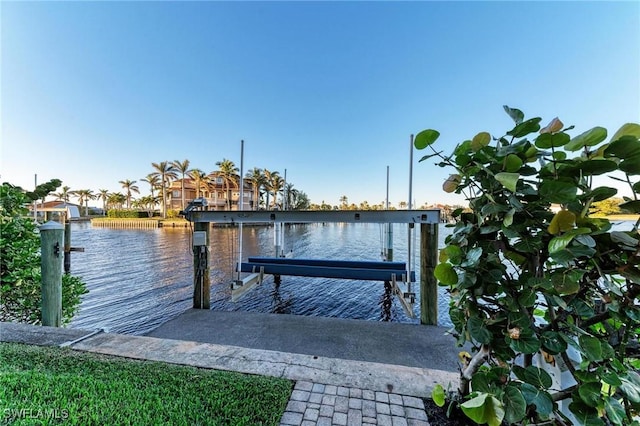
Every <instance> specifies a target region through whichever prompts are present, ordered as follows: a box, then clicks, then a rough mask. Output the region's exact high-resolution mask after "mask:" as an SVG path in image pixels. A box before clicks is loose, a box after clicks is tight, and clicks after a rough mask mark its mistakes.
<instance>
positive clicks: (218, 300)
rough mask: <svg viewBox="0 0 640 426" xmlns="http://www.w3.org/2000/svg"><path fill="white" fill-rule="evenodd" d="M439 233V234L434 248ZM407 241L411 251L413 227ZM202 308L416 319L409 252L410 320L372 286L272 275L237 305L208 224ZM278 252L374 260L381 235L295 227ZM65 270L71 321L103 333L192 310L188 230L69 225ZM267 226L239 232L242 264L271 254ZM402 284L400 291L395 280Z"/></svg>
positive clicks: (218, 231) (442, 304)
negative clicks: (72, 304)
mask: <svg viewBox="0 0 640 426" xmlns="http://www.w3.org/2000/svg"><path fill="white" fill-rule="evenodd" d="M448 232H449V229H448V228H445V226H444V225H441V226H440V229H439V240H440V241H439V247H440V248H441V247H444V238H445V236H446V235H447V233H448ZM414 233H415V234H416V235H415V236H414V241H412V245H413V246H414V247H419V242H420V236H419V227H416V228H415V229H414ZM407 239H408V235H407V227H406V225H394V260H396V261H406V260H407V257H408V254H407ZM210 240H211V241H210V246H209V251H210V255H209V256H210V277H211V309H214V310H218V311H251V312H262V313H283V314H294V315H306V316H324V317H336V318H352V319H361V320H369V321H396V322H403V323H418V322H419V318H420V312H419V309H420V307H419V292H420V286H419V272H420V271H419V269H420V268H419V265H420V260H419V255H418V253H417V251H416V254H415V255H414V256H412V258H411V259H410V261H411V262H412V265H414V266H413V269H414V270H416V274H417V275H418V277H417V278H418V283H415V284H414V285H413V290H414V291H415V292H416V293H417V297H416V306H415V308H414V312H415V316H416V318H415V319H412V318H410V317H408V316H407V315H406V314H405V313H404V311H403V309H402V307H401V305H400V303H399V302H398V300H397V299H396V298H394V297H391V295H390V294H389V291H388V290H385V286H384V283H382V282H377V281H355V280H337V279H326V278H307V277H287V276H283V277H282V283H281V284H280V286H279V287H276V286H275V285H274V283H273V279H271V278H269V279H267V280H265V282H263V284H262V285H261V286H257V287H256V288H254V289H253V290H251V291H250V292H249V293H248V294H246V295H245V296H243V297H242V298H241V299H240V300H239V301H237V302H232V301H231V290H230V283H231V280H232V274H233V271H234V270H235V265H234V261H235V259H236V257H237V252H238V230H237V228H213V229H212V230H211V234H210ZM284 241H285V243H284V247H285V251H286V252H289V251H292V252H293V256H294V257H299V258H315V259H342V260H374V261H378V260H380V254H381V251H382V244H383V243H382V241H383V230H382V227H381V226H380V225H378V224H364V223H363V224H305V225H287V226H286V227H285V240H284ZM71 243H72V244H71V245H72V246H73V247H83V248H84V249H85V251H84V252H83V253H82V252H72V254H71V272H72V273H73V274H74V275H79V276H81V277H82V279H83V280H84V281H85V282H86V284H87V288H88V290H89V293H87V294H86V295H84V296H83V298H82V302H81V305H80V310H79V312H78V314H77V315H76V317H75V318H74V319H73V321H72V323H71V325H72V326H73V327H77V328H87V329H96V328H104V329H106V330H108V331H110V332H117V333H128V334H144V333H147V332H149V331H151V330H153V329H154V328H156V327H158V326H159V325H160V324H162V323H164V322H166V321H168V320H170V319H172V318H174V317H176V316H178V315H180V314H181V313H182V312H184V311H185V310H187V309H189V308H191V307H192V303H193V299H192V295H193V283H192V281H193V266H192V265H193V257H192V254H191V230H190V229H188V228H161V229H141V230H135V229H108V228H92V227H91V224H90V223H88V222H80V223H73V224H72V226H71ZM273 246H274V237H273V227H267V226H245V227H244V231H243V258H244V259H245V260H246V258H247V257H248V256H256V255H257V256H272V255H273V254H274V252H273V251H274V247H273ZM402 286H403V287H402V288H406V287H404V286H406V285H404V284H402ZM438 304H439V314H438V315H439V318H438V322H439V325H443V326H448V325H450V324H451V323H450V320H449V317H448V298H447V294H446V291H445V289H444V288H440V289H439V300H438Z"/></svg>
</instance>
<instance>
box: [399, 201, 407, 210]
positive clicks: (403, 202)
mask: <svg viewBox="0 0 640 426" xmlns="http://www.w3.org/2000/svg"><path fill="white" fill-rule="evenodd" d="M398 207H400V208H401V209H406V208H407V202H406V201H400V202H399V203H398Z"/></svg>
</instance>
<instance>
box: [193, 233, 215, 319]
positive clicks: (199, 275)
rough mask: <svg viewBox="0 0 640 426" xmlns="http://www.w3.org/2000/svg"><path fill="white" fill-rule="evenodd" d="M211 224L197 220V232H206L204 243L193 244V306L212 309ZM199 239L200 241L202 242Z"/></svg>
mask: <svg viewBox="0 0 640 426" xmlns="http://www.w3.org/2000/svg"><path fill="white" fill-rule="evenodd" d="M209 226H210V224H209V223H208V222H195V223H194V224H193V230H194V235H195V232H198V231H200V232H204V236H205V238H204V245H196V241H195V240H196V238H195V237H194V244H193V308H194V309H210V300H211V283H210V281H209ZM200 235H202V234H200ZM201 242H202V241H199V242H198V243H201Z"/></svg>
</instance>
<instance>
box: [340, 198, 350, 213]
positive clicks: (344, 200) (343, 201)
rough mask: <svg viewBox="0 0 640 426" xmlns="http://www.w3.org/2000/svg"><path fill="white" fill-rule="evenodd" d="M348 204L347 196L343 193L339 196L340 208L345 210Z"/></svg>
mask: <svg viewBox="0 0 640 426" xmlns="http://www.w3.org/2000/svg"><path fill="white" fill-rule="evenodd" d="M348 205H349V198H347V196H346V195H343V196H342V197H340V208H341V209H342V210H346V209H347V206H348Z"/></svg>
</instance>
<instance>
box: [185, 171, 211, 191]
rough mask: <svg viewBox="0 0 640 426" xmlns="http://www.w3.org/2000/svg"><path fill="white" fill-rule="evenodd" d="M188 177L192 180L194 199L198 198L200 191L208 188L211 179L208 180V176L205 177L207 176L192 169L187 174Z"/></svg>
mask: <svg viewBox="0 0 640 426" xmlns="http://www.w3.org/2000/svg"><path fill="white" fill-rule="evenodd" d="M189 177H190V178H191V179H193V184H194V185H195V187H196V198H200V191H201V190H202V189H203V188H208V187H209V184H210V183H211V178H209V176H207V174H206V173H205V172H203V171H202V170H200V169H192V170H191V171H190V172H189Z"/></svg>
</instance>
